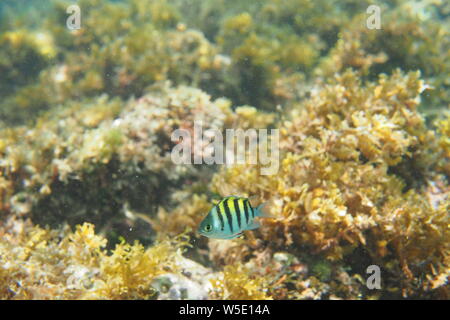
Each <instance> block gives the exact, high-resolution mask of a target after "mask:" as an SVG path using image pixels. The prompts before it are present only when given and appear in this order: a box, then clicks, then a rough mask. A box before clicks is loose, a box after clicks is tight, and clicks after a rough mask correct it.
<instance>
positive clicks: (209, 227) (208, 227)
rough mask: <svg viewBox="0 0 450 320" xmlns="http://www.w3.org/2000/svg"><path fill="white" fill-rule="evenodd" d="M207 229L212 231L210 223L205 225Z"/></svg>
mask: <svg viewBox="0 0 450 320" xmlns="http://www.w3.org/2000/svg"><path fill="white" fill-rule="evenodd" d="M205 231H206V232H210V231H211V225H210V224H207V225H206V226H205Z"/></svg>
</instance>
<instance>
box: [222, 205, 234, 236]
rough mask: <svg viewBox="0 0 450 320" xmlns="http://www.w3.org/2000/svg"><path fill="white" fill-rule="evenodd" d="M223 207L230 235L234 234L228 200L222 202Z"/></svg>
mask: <svg viewBox="0 0 450 320" xmlns="http://www.w3.org/2000/svg"><path fill="white" fill-rule="evenodd" d="M223 207H224V208H225V214H226V215H227V219H228V224H229V225H230V231H231V233H234V228H233V217H232V216H231V212H230V208H229V207H228V199H226V200H224V201H223Z"/></svg>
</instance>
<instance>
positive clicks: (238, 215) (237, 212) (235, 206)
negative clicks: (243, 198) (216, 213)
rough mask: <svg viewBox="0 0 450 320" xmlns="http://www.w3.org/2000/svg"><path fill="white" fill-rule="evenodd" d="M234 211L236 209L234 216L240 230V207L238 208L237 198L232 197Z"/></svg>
mask: <svg viewBox="0 0 450 320" xmlns="http://www.w3.org/2000/svg"><path fill="white" fill-rule="evenodd" d="M234 211H236V217H237V222H238V227H239V230H241V214H242V213H241V209H240V208H239V199H234Z"/></svg>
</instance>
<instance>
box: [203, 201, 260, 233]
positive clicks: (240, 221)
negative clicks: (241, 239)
mask: <svg viewBox="0 0 450 320" xmlns="http://www.w3.org/2000/svg"><path fill="white" fill-rule="evenodd" d="M264 205H265V203H263V204H261V205H260V206H258V207H257V208H256V209H255V208H253V207H252V205H251V204H250V201H249V200H248V199H247V198H241V197H236V196H230V197H226V198H224V199H222V200H221V201H220V202H219V203H218V204H217V205H215V206H214V207H213V208H212V209H211V211H209V213H208V215H207V216H206V217H205V218H204V219H203V221H202V222H201V223H200V226H199V228H198V232H199V233H200V234H201V235H204V236H205V237H208V238H214V239H233V238H236V237H238V236H240V235H241V234H242V231H244V230H252V229H256V228H259V227H260V224H259V222H258V221H256V220H255V217H268V215H267V214H266V213H265V212H263V207H264Z"/></svg>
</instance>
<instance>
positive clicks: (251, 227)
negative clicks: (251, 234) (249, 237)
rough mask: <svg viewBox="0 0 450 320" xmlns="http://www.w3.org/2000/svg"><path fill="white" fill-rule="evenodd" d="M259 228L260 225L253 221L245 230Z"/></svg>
mask: <svg viewBox="0 0 450 320" xmlns="http://www.w3.org/2000/svg"><path fill="white" fill-rule="evenodd" d="M259 227H261V224H260V223H259V222H258V221H253V222H252V223H251V224H250V225H249V226H248V227H247V228H246V229H247V230H253V229H258V228H259Z"/></svg>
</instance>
